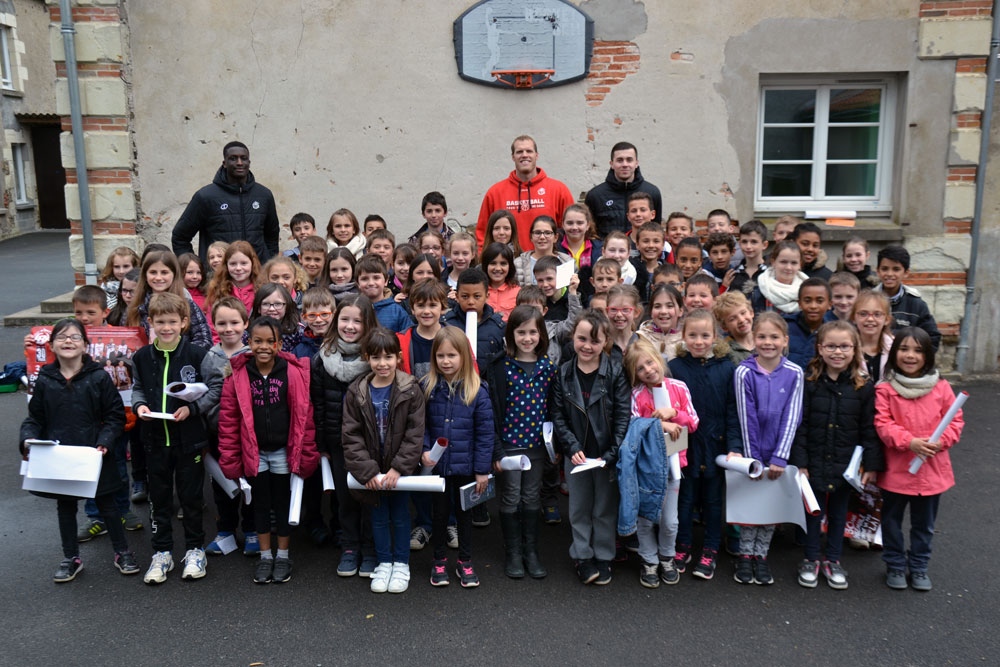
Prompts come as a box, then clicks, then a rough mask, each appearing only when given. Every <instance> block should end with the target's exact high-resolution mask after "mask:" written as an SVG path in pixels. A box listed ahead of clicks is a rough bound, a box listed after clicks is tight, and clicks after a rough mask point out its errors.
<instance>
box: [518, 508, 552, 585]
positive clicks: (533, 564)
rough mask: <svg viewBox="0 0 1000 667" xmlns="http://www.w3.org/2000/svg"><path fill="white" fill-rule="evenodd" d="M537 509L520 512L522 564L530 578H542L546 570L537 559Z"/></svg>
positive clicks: (546, 573)
mask: <svg viewBox="0 0 1000 667" xmlns="http://www.w3.org/2000/svg"><path fill="white" fill-rule="evenodd" d="M538 522H539V515H538V510H534V511H530V510H525V511H524V512H521V525H522V526H523V527H524V566H525V569H527V570H528V576H530V577H531V578H532V579H543V578H545V576H546V575H548V572H547V571H546V570H545V568H544V567H542V562H541V561H540V560H538Z"/></svg>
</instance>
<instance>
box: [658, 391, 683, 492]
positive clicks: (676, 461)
mask: <svg viewBox="0 0 1000 667" xmlns="http://www.w3.org/2000/svg"><path fill="white" fill-rule="evenodd" d="M653 406H654V407H655V408H656V409H657V410H659V409H660V408H669V407H670V392H668V391H667V384H666V382H664V383H663V384H661V385H660V386H659V387H653ZM668 461H669V463H670V478H671V479H680V478H681V455H680V454H671V455H670V457H669V459H668Z"/></svg>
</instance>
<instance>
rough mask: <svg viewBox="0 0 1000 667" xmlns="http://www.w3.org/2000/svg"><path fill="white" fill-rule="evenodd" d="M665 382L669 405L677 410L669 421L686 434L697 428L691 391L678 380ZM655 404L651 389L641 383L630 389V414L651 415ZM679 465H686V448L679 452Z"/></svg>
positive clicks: (696, 416) (670, 379)
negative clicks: (681, 428) (681, 427)
mask: <svg viewBox="0 0 1000 667" xmlns="http://www.w3.org/2000/svg"><path fill="white" fill-rule="evenodd" d="M665 381H666V383H667V394H669V395H670V406H671V407H672V408H673V409H674V410H676V411H677V415H676V416H675V417H674V418H673V419H671V420H670V421H671V422H673V423H675V424H680V425H681V426H684V427H686V428H687V430H688V434H691V433H694V432H695V431H697V430H698V413H697V412H695V409H694V406H693V405H692V404H691V392H690V391H688V386H687V385H686V384H684V383H683V382H681V381H680V380H674V379H672V378H666V379H665ZM654 410H656V406H655V405H654V404H653V391H652V390H651V389H650V388H649V387H647V386H645V385H643V386H640V387H636V388H635V389H633V390H632V416H633V417H652V416H653V411H654ZM680 458H681V467H682V468H683V467H685V466H687V450H685V451H683V452H681V454H680Z"/></svg>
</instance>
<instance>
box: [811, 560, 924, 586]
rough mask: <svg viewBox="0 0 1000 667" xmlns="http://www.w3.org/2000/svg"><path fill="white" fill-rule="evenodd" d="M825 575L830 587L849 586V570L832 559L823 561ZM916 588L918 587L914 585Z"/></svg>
mask: <svg viewBox="0 0 1000 667" xmlns="http://www.w3.org/2000/svg"><path fill="white" fill-rule="evenodd" d="M822 569H823V576H824V577H826V583H827V584H829V586H830V588H835V589H837V590H838V591H842V590H844V589H845V588H847V570H845V569H844V568H843V567H842V566H841V565H840V563H836V562H834V561H832V560H825V561H823V568H822ZM914 588H916V587H914Z"/></svg>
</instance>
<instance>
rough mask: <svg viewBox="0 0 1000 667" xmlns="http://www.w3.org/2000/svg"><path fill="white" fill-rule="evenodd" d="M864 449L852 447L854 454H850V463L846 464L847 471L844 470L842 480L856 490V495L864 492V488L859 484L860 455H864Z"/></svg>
mask: <svg viewBox="0 0 1000 667" xmlns="http://www.w3.org/2000/svg"><path fill="white" fill-rule="evenodd" d="M864 451H865V450H864V448H863V447H862V446H861V445H857V446H855V447H854V453H853V454H851V462H850V463H848V464H847V469H846V470H844V479H846V480H847V483H848V484H850V485H851V486H853V487H854V488H855V490H857V492H858V493H861V492H862V491H864V486H863V485H862V484H861V455H862V454H863V453H864Z"/></svg>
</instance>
